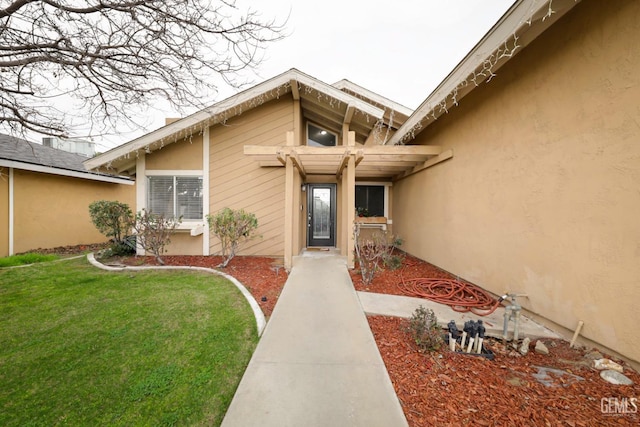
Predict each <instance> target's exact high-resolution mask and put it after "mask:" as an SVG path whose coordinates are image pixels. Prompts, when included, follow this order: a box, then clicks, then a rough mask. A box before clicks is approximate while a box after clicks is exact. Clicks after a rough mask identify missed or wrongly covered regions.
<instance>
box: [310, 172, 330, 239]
mask: <svg viewBox="0 0 640 427" xmlns="http://www.w3.org/2000/svg"><path fill="white" fill-rule="evenodd" d="M307 194H308V196H307V197H308V200H307V206H308V215H307V246H329V247H333V246H335V245H336V238H335V234H336V233H335V229H336V227H335V224H336V185H335V184H309V190H308V193H307Z"/></svg>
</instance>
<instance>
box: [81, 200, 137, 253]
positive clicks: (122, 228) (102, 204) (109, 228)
mask: <svg viewBox="0 0 640 427" xmlns="http://www.w3.org/2000/svg"><path fill="white" fill-rule="evenodd" d="M89 215H90V216H91V221H92V222H93V225H95V226H96V228H97V229H98V231H99V232H100V233H102V234H104V235H105V236H107V237H110V238H111V239H112V241H113V245H112V249H113V247H118V246H122V245H125V246H126V242H127V237H128V236H129V235H130V234H131V228H132V227H133V224H134V222H135V220H134V217H133V213H132V212H131V209H130V208H129V205H127V204H126V203H121V202H118V201H110V200H98V201H96V202H93V203H91V204H90V205H89Z"/></svg>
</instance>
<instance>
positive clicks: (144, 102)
mask: <svg viewBox="0 0 640 427" xmlns="http://www.w3.org/2000/svg"><path fill="white" fill-rule="evenodd" d="M283 37H284V28H283V26H282V24H278V23H276V21H274V20H264V19H262V17H261V15H259V14H258V13H257V12H255V11H252V10H248V11H245V12H242V11H240V10H238V8H237V7H236V6H235V2H234V1H232V0H90V1H79V0H15V1H2V0H0V124H2V125H5V126H8V127H9V128H10V129H11V131H17V132H18V133H22V132H24V131H26V130H29V131H36V132H39V133H43V134H47V135H55V136H65V135H66V134H67V133H68V132H69V131H70V130H71V128H72V123H73V122H77V120H78V119H77V116H78V115H81V117H82V116H83V117H86V118H87V119H88V120H89V121H90V123H91V125H92V126H96V125H98V126H101V127H103V129H102V130H103V131H106V130H108V129H106V128H109V127H110V126H112V125H113V124H115V123H118V121H119V120H129V116H130V114H129V111H130V109H131V108H132V107H135V108H136V109H138V110H139V109H141V108H146V107H147V106H152V105H154V103H156V102H157V101H158V98H162V99H165V100H167V101H168V102H169V103H170V105H171V106H172V107H174V108H176V109H178V110H180V109H183V108H185V107H197V108H202V107H203V106H205V105H207V104H210V103H211V102H212V98H213V96H214V95H215V94H216V93H217V90H218V85H219V84H230V85H232V86H234V87H239V86H240V85H241V83H238V82H237V79H238V76H239V73H240V72H241V71H242V70H244V69H251V68H254V67H256V66H257V65H258V64H259V63H260V61H261V59H262V54H263V52H264V50H265V49H266V47H267V46H268V45H269V44H270V43H272V42H275V41H278V40H280V39H282V38H283ZM69 96H71V98H72V100H73V103H74V109H69V110H68V111H59V108H57V107H56V102H57V104H58V105H59V104H60V102H59V99H68V98H69ZM78 109H79V110H78Z"/></svg>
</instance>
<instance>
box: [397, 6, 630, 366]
mask: <svg viewBox="0 0 640 427" xmlns="http://www.w3.org/2000/svg"><path fill="white" fill-rule="evenodd" d="M639 22H640V3H639V2H635V1H624V2H623V1H620V2H616V4H615V7H612V6H611V5H610V4H609V3H606V2H597V1H584V2H582V3H580V4H578V5H577V6H576V7H575V8H574V10H573V11H572V12H570V13H569V14H568V15H567V16H565V17H564V18H562V19H561V20H560V21H559V22H558V23H557V24H556V25H555V26H554V27H552V28H551V29H550V30H549V31H548V32H547V33H545V34H543V35H542V36H541V37H540V38H539V39H538V40H537V41H536V42H534V43H533V44H532V45H530V46H529V47H527V48H526V49H525V50H523V51H522V52H520V54H519V55H518V56H516V57H515V58H514V60H512V61H511V62H510V63H509V64H507V66H505V67H504V68H503V69H501V70H499V71H498V75H497V77H495V78H494V79H493V80H492V81H491V82H489V83H488V84H483V85H482V86H481V87H480V88H479V89H477V90H476V91H475V92H473V93H472V94H471V95H470V96H468V97H467V98H465V99H463V100H462V102H461V103H460V106H458V107H456V108H454V109H452V110H451V111H450V113H449V114H448V115H446V116H444V117H442V118H440V119H439V120H438V121H437V122H436V123H435V125H433V126H431V127H430V128H428V129H427V130H426V131H424V132H423V133H421V134H420V135H419V142H421V143H425V144H427V143H428V144H438V145H442V146H443V148H445V149H450V148H452V149H453V151H454V157H453V159H451V160H449V161H447V162H444V163H442V164H440V165H437V166H435V167H433V168H430V169H427V170H425V171H423V172H421V173H418V174H416V175H414V176H412V177H410V178H407V179H404V180H401V181H398V182H397V183H395V185H394V198H393V200H394V211H393V212H394V218H393V219H394V227H395V230H396V232H397V233H398V234H400V235H402V236H404V237H405V238H406V240H405V245H404V248H405V249H406V250H407V251H408V252H410V253H412V254H414V255H417V256H419V257H420V258H423V259H426V260H428V261H430V262H433V263H434V264H436V265H438V266H440V267H442V268H444V269H446V270H448V271H450V272H452V273H454V274H457V275H460V276H461V277H463V278H465V279H468V280H471V281H473V282H475V283H477V284H479V285H481V286H483V287H485V288H487V289H489V290H491V291H493V292H495V293H497V294H501V293H503V292H504V291H507V290H508V291H516V292H522V293H526V294H528V295H529V297H528V299H522V303H523V305H524V306H525V307H526V308H527V309H529V310H531V311H533V312H534V313H538V314H540V315H541V316H543V317H545V318H547V319H550V320H551V321H553V322H555V323H557V324H559V325H561V326H563V327H565V328H568V329H569V330H573V329H574V328H575V327H576V324H577V322H578V321H579V320H584V321H585V325H584V328H583V330H582V332H583V334H584V336H585V337H587V338H589V339H591V340H593V341H595V342H597V343H599V344H601V345H603V346H606V347H609V348H611V349H613V350H615V351H617V352H619V353H621V354H622V355H624V356H626V357H627V358H629V359H631V360H635V361H636V362H637V361H640V332H639V331H638V329H637V328H635V327H634V326H633V325H635V323H636V321H637V319H638V315H637V310H638V309H637V303H638V301H640V249H639V248H640V243H639V242H640V221H638V213H640V192H639V190H638V189H640V144H639V143H638V141H640V125H639V123H640V103H639V101H638V100H640V73H639V72H638V70H640V44H638V40H639V39H640V26H639V25H638V23H639Z"/></svg>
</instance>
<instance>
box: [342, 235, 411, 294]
mask: <svg viewBox="0 0 640 427" xmlns="http://www.w3.org/2000/svg"><path fill="white" fill-rule="evenodd" d="M401 244H402V240H401V239H400V238H398V237H395V236H393V235H390V234H388V233H387V232H386V231H376V232H374V233H372V234H371V236H370V237H364V236H361V235H360V226H359V225H356V226H355V236H354V246H355V255H356V259H357V260H358V264H359V266H360V274H361V275H362V283H363V284H364V285H365V286H369V285H370V284H371V282H373V278H374V276H375V274H376V273H377V272H378V271H379V270H381V269H382V266H383V265H385V266H386V265H387V264H391V265H396V264H398V267H399V266H400V265H402V259H401V258H399V257H398V256H392V255H391V254H392V252H393V249H394V248H395V247H396V246H400V245H401ZM394 258H396V259H394ZM398 258H399V259H398ZM392 269H394V268H392Z"/></svg>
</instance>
